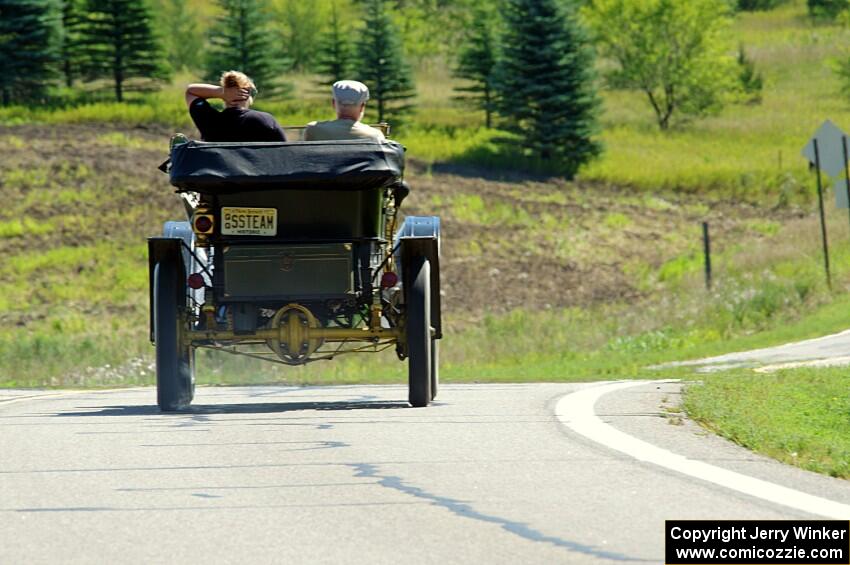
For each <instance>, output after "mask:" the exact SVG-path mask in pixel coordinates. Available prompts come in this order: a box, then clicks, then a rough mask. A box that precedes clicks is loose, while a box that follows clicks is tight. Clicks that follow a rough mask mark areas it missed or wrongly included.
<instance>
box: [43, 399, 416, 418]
mask: <svg viewBox="0 0 850 565" xmlns="http://www.w3.org/2000/svg"><path fill="white" fill-rule="evenodd" d="M397 408H410V405H409V404H408V403H407V402H388V401H332V402H247V403H244V404H198V405H194V406H189V407H188V408H186V409H183V410H178V411H176V412H160V410H159V408H158V407H157V406H151V405H148V406H101V407H96V408H95V407H92V409H91V410H85V408H84V407H83V408H81V409H79V410H77V411H74V412H57V413H56V414H54V416H61V417H68V416H80V417H82V416H153V415H160V416H165V417H167V416H172V415H174V416H185V415H187V414H188V415H195V414H277V413H283V412H297V411H302V410H304V411H306V410H321V411H332V412H336V411H347V410H389V409H397Z"/></svg>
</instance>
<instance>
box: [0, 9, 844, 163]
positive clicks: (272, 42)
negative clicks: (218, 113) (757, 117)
mask: <svg viewBox="0 0 850 565" xmlns="http://www.w3.org/2000/svg"><path fill="white" fill-rule="evenodd" d="M770 1H771V0H749V1H748V0H740V5H738V6H735V5H731V4H730V2H729V0H688V2H682V1H680V0H316V1H315V2H301V1H299V0H215V2H214V5H215V8H216V9H215V11H213V12H202V11H201V10H202V8H203V7H204V6H205V5H203V4H199V3H194V2H182V1H180V0H11V1H10V0H0V71H2V73H3V74H2V76H4V82H3V83H2V85H0V89H2V103H3V104H12V103H27V104H31V103H36V102H39V101H44V100H49V98H50V96H51V93H52V92H55V91H56V89H57V85H60V84H61V85H63V88H64V89H65V90H66V92H67V91H72V92H73V91H77V90H80V88H79V87H80V86H81V84H82V83H86V84H92V83H93V82H96V83H98V84H110V85H111V89H112V90H113V92H114V97H115V98H116V99H117V100H119V101H121V100H122V99H124V94H125V92H126V91H127V90H128V89H150V88H156V86H157V84H158V83H161V82H162V81H165V80H167V79H168V78H169V76H170V75H171V73H172V72H173V71H174V70H175V69H179V68H181V67H185V68H189V69H190V70H192V71H193V72H197V73H199V74H202V75H203V76H204V77H205V78H206V79H208V80H215V79H216V78H217V77H218V76H219V75H220V74H221V72H223V71H226V70H229V69H239V70H242V71H244V72H246V73H247V74H248V75H249V76H251V77H252V78H254V80H255V81H256V83H257V84H258V87H259V89H260V91H261V96H262V97H263V98H274V97H286V96H287V95H289V93H290V91H291V86H290V85H288V84H287V83H286V82H285V81H284V80H283V77H285V76H286V73H287V72H288V71H291V70H292V69H302V70H308V71H311V72H313V73H315V74H317V76H318V77H319V79H318V82H319V83H320V84H323V85H327V84H331V83H333V82H334V81H336V80H339V79H342V78H356V79H358V80H361V81H363V82H365V83H366V84H367V85H368V86H369V87H370V90H371V93H372V99H373V103H372V104H371V106H372V107H374V109H375V110H376V113H377V118H378V120H381V121H383V120H385V119H395V120H397V119H398V117H399V116H401V115H403V114H404V113H405V112H406V111H407V110H409V109H410V108H411V107H412V103H413V100H414V97H415V92H416V88H415V84H414V80H413V72H412V64H411V61H414V62H416V63H421V62H422V61H427V60H429V57H431V58H432V59H433V58H434V55H435V54H437V55H439V56H440V60H446V61H448V63H449V64H450V65H451V67H452V70H453V73H454V75H455V76H456V77H458V78H460V79H463V83H462V85H461V86H459V87H458V88H457V93H456V94H457V96H456V97H457V98H458V99H459V100H462V101H464V102H466V103H468V104H470V105H472V106H473V107H476V108H478V109H480V110H481V112H482V120H483V122H484V125H485V126H486V127H488V128H489V127H495V128H498V129H500V130H504V131H507V132H511V133H513V134H514V135H513V136H510V137H508V138H506V140H505V141H506V142H513V143H517V142H519V143H521V146H522V150H523V151H524V152H525V153H527V154H529V155H531V156H534V157H536V158H540V159H543V160H546V161H550V160H555V161H557V162H559V163H561V164H562V170H565V171H566V173H567V174H568V175H571V174H573V173H574V172H575V171H576V170H577V169H578V167H579V166H581V165H582V164H583V163H585V162H587V161H588V160H590V159H592V158H593V157H594V156H596V155H598V154H599V152H600V151H601V146H600V144H599V143H598V141H597V133H598V129H599V125H598V116H599V110H600V98H599V94H598V91H599V89H600V88H601V87H604V86H608V87H611V88H625V89H633V90H637V91H639V92H642V93H643V94H644V95H645V96H646V100H647V103H648V106H649V107H650V108H651V109H652V112H653V113H654V114H655V117H656V121H657V123H658V126H659V127H660V128H661V129H667V128H669V127H670V124H671V123H672V122H673V121H674V120H675V119H676V117H677V116H688V115H703V114H706V113H710V112H713V111H717V110H718V109H719V108H721V107H722V106H723V105H724V104H725V103H728V102H730V101H732V100H742V99H746V100H748V101H750V102H757V101H758V99H759V96H760V90H761V83H762V81H761V77H760V75H759V74H758V72H757V70H756V69H755V67H754V65H753V63H752V61H751V60H750V59H749V58H748V57H747V54H746V52H745V50H744V48H743V47H741V46H739V47H738V48H737V56H736V49H735V46H734V45H733V44H732V42H731V36H730V33H729V29H730V23H731V21H732V17H733V15H734V10H735V9H736V8H737V9H761V8H765V7H768V6H765V5H764V4H763V3H765V2H767V3H769V2H770ZM776 1H781V0H776ZM809 1H810V3H811V2H818V0H809ZM823 1H826V0H823ZM834 1H837V0H834ZM759 2H762V4H760V3H759ZM774 3H775V2H774ZM154 8H155V9H154ZM282 22H283V23H282ZM637 22H639V25H638V24H637ZM319 23H321V25H319ZM281 25H283V29H285V30H288V32H287V34H288V35H286V36H282V35H281V29H282V28H281ZM600 56H601V58H602V59H603V60H604V61H605V64H604V65H601V66H600V65H597V57H600ZM600 68H601V69H603V71H602V72H601V73H600V72H598V69H600Z"/></svg>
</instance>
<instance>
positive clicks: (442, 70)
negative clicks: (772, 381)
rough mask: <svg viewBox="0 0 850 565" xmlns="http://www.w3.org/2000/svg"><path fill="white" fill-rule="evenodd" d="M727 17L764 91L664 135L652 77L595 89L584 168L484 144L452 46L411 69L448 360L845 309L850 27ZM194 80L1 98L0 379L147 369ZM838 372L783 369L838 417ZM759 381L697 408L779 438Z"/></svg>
mask: <svg viewBox="0 0 850 565" xmlns="http://www.w3.org/2000/svg"><path fill="white" fill-rule="evenodd" d="M735 33H736V36H737V37H738V38H739V39H740V41H741V42H742V43H743V45H744V47H745V48H746V49H747V52H748V53H749V54H750V55H751V56H752V58H753V59H754V60H755V62H756V64H757V66H758V70H759V71H760V72H762V73H763V74H764V77H765V81H766V86H765V91H764V93H763V102H762V103H761V104H758V105H736V106H730V107H728V108H726V109H725V110H724V111H723V112H722V113H721V114H719V115H717V116H714V117H710V118H705V119H700V120H694V121H689V122H680V123H678V124H677V125H676V126H675V127H674V128H673V130H672V131H670V132H667V133H661V132H659V131H658V130H657V128H656V126H655V125H654V122H653V115H652V112H651V111H650V109H649V107H648V105H647V103H646V101H645V100H643V99H642V98H641V96H639V95H637V94H635V93H627V92H606V93H605V94H604V99H605V111H604V114H603V118H602V122H603V130H602V134H601V135H602V139H603V141H604V143H605V147H606V151H605V153H604V155H603V157H602V158H601V159H600V160H599V161H596V162H594V163H592V164H590V165H589V166H587V167H586V168H585V169H584V170H582V171H581V172H580V175H579V177H578V179H577V180H576V181H575V182H566V181H564V180H562V179H558V178H557V176H555V177H554V178H552V177H551V175H548V176H547V174H545V173H546V172H547V171H546V168H545V167H544V168H543V170H541V168H540V167H539V164H535V163H528V162H524V161H523V160H522V159H521V158H519V157H517V156H516V155H511V154H506V153H505V152H504V149H502V148H500V147H499V146H498V145H496V144H495V143H494V141H493V140H494V138H495V137H497V136H498V135H499V133H498V132H497V131H494V130H487V129H485V128H483V127H482V125H481V124H482V122H483V118H482V116H479V115H478V114H477V113H475V112H471V111H469V110H468V109H465V108H463V107H461V106H458V105H457V104H456V103H453V102H451V100H450V97H451V93H452V92H451V87H452V86H453V85H454V84H455V81H453V80H452V79H451V78H450V77H449V76H448V74H447V71H446V65H432V66H429V67H427V68H423V69H422V70H421V71H420V73H419V76H418V83H419V94H420V96H419V100H418V104H419V110H418V112H417V114H416V115H415V116H413V117H411V118H410V119H408V120H407V121H406V122H405V123H404V124H403V125H402V126H401V127H399V128H398V129H397V133H398V139H400V140H401V141H402V142H403V143H405V145H406V146H407V147H408V152H409V155H410V157H411V163H412V166H411V167H410V170H409V174H408V177H409V178H408V180H409V181H410V182H411V184H412V185H413V186H414V192H413V194H412V195H411V197H410V199H409V202H408V203H407V204H406V207H407V210H406V211H407V213H417V214H439V215H440V216H441V217H442V218H443V222H444V230H445V236H446V239H445V243H444V257H443V267H444V268H443V281H444V287H443V288H444V290H445V292H446V296H445V297H444V298H445V308H446V319H447V324H448V325H447V330H446V331H447V333H446V340H445V341H444V343H443V349H442V351H441V358H442V378H443V379H445V380H451V381H463V382H478V381H523V380H547V381H579V380H596V379H606V378H611V379H614V378H626V377H634V378H654V377H657V376H659V375H661V376H663V377H670V376H679V377H684V378H692V374H691V373H690V372H688V370H686V369H677V370H674V371H672V372H664V373H659V372H658V371H654V370H650V369H647V368H646V367H647V366H649V365H652V364H655V363H660V362H664V361H671V360H680V359H686V358H692V357H698V356H703V355H709V354H715V353H722V352H726V351H730V350H740V349H746V348H750V347H758V346H764V345H770V344H775V343H779V342H784V341H790V340H793V339H800V338H806V337H813V336H816V335H822V334H824V333H829V332H831V331H837V330H842V329H846V328H847V327H848V323H849V322H850V316H848V315H847V314H846V312H848V307H850V298H848V297H847V290H850V233H848V219H847V215H846V211H845V212H840V211H835V210H833V207H832V206H830V212H829V217H828V221H829V225H830V241H831V243H832V253H833V256H832V260H833V280H834V283H833V289H832V290H830V289H828V288H827V287H826V284H825V283H824V277H823V273H822V267H821V258H820V255H819V253H820V241H819V233H818V228H817V219H816V217H815V215H814V202H813V198H812V192H813V187H814V182H813V178H812V177H811V174H810V173H809V172H808V171H807V165H806V163H805V160H804V159H803V158H801V157H800V156H799V152H800V149H801V148H802V146H803V145H804V144H805V143H806V141H807V139H808V137H809V136H810V135H811V133H812V132H814V130H815V129H816V128H817V127H818V126H819V125H820V123H821V122H822V121H823V120H824V119H826V118H831V119H833V121H835V122H836V123H838V124H839V125H844V126H847V127H850V97H847V96H845V95H844V94H842V93H841V92H840V85H839V82H838V79H837V78H836V76H835V74H834V72H833V71H832V64H833V63H832V62H833V60H834V59H835V58H837V57H840V56H844V52H843V47H842V45H846V44H847V41H848V40H850V30H848V29H846V28H844V27H841V26H837V25H824V24H813V23H812V22H811V21H809V20H808V19H807V18H806V17H805V2H804V1H802V0H795V1H794V2H791V3H789V4H787V5H785V6H783V7H781V8H779V9H777V10H774V11H770V12H758V13H753V14H743V15H741V16H740V17H739V19H738V21H737V23H736V27H735ZM195 78H196V77H181V78H180V79H179V80H178V81H176V82H175V84H174V85H172V86H171V87H169V88H167V89H165V90H163V91H162V92H159V93H155V94H150V95H145V96H141V95H136V96H135V97H134V98H133V99H132V100H131V101H130V102H129V103H126V104H115V103H111V102H92V103H88V104H81V105H73V106H68V107H54V108H38V107H33V108H20V107H17V108H0V197H2V198H3V202H4V206H3V208H2V209H0V252H2V254H3V257H4V259H5V261H4V264H3V267H2V269H0V386H50V387H67V386H115V385H136V384H151V383H153V382H154V377H153V370H154V367H153V362H152V357H153V350H152V348H151V346H150V344H148V343H147V323H148V322H147V313H148V304H147V271H146V269H147V263H146V249H145V244H144V240H145V237H147V236H150V235H154V234H156V233H158V230H159V228H160V226H161V223H162V222H163V221H165V220H167V219H174V218H180V217H181V213H182V211H181V207H180V204H179V201H178V199H177V198H176V197H175V196H174V195H173V193H172V191H171V189H170V187H169V186H168V184H167V180H166V178H165V177H164V175H161V174H160V173H159V172H157V171H156V170H155V167H156V165H158V164H159V163H160V162H161V160H162V159H163V158H164V156H165V153H166V147H167V139H168V134H169V133H171V132H173V131H185V132H187V133H190V134H191V133H193V128H192V127H191V126H190V123H189V120H188V118H187V115H186V112H185V108H184V105H183V102H182V95H181V92H180V86H179V84H181V83H185V82H188V81H190V80H194V79H195ZM292 80H293V81H294V82H295V83H296V87H297V92H298V96H297V97H296V99H295V100H291V101H286V102H272V103H270V102H266V101H263V100H262V98H261V99H260V100H259V107H260V108H261V109H265V110H267V111H271V112H272V113H274V114H275V115H276V116H277V117H278V118H279V119H280V121H281V122H283V123H285V124H289V125H300V124H303V123H306V122H307V121H309V120H312V119H317V118H318V119H322V118H326V117H330V116H329V114H330V109H329V104H328V101H327V100H326V99H325V97H324V96H322V95H320V94H316V91H315V87H314V86H313V84H312V77H306V76H296V77H292ZM548 172H549V173H553V172H557V168H552V167H550V168H549V169H548ZM827 197H828V198H831V194H828V195H827ZM703 221H708V222H709V223H710V224H711V229H712V234H713V239H714V256H713V263H714V266H715V285H714V287H713V288H712V290H711V291H707V290H705V288H704V285H703V281H702V255H701V240H700V237H701V235H700V234H701V231H700V230H701V227H700V226H701V223H702V222H703ZM199 358H200V369H199V382H201V383H209V384H227V383H236V382H238V383H269V382H287V383H320V384H322V383H337V382H350V383H354V382H388V381H394V382H403V380H404V379H405V365H403V364H401V363H399V362H398V361H397V360H396V359H395V358H394V356H393V355H392V354H391V353H389V352H387V353H385V354H382V355H379V356H377V358H376V357H375V356H364V357H352V358H349V359H341V360H339V361H335V362H333V363H317V364H314V365H310V366H307V367H301V368H283V369H282V368H279V367H277V366H273V365H264V364H260V363H259V362H253V361H251V360H246V359H244V358H233V357H220V356H215V355H207V354H204V355H200V356H199ZM836 374H837V372H824V373H822V374H821V373H818V372H816V371H807V372H801V373H799V375H801V376H799V377H798V376H795V375H797V373H783V375H785V376H784V377H783V379H785V380H784V381H783V383H782V386H785V387H788V389H789V390H791V389H793V390H795V391H799V392H801V393H804V394H805V396H806V398H807V399H809V400H810V402H811V403H814V404H818V403H819V404H821V405H822V406H824V407H825V408H824V409H825V410H827V411H828V412H829V414H830V415H828V416H825V417H824V419H823V420H822V421H823V422H825V423H826V424H824V425H830V424H829V422H833V420H832V419H830V418H832V417H833V416H834V414H835V411H836V410H839V411H840V410H845V409H844V408H842V406H841V405H840V404H837V403H832V402H830V401H829V399H830V398H832V396H831V395H834V388H833V386H832V384H829V385H823V386H821V385H817V386H814V385H813V386H809V385H808V384H807V383H809V382H818V383H820V382H822V381H825V380H829V379H831V378H832V376H830V375H833V376H834V375H836ZM818 375H822V376H818ZM761 378H763V376H759V377H758V379H761ZM770 378H778V377H770ZM758 379H756V378H751V377H748V376H746V375H743V376H742V374H735V375H731V376H729V377H718V379H717V380H716V381H715V380H710V381H707V383H706V386H705V387H703V388H700V389H693V391H692V394H691V395H689V397H688V398H689V400H688V402H689V404H688V407H689V409H691V410H692V411H693V413H694V414H695V415H696V416H697V417H699V418H700V420H701V421H703V422H705V423H706V425H707V426H710V427H713V428H715V429H718V430H720V431H721V432H722V433H724V434H726V435H728V436H729V437H732V438H733V439H735V440H736V441H740V442H741V443H744V444H745V445H747V446H749V447H754V448H758V449H764V450H766V451H767V452H769V453H773V452H772V451H770V450H771V449H773V448H772V447H770V446H769V445H770V442H771V441H772V440H770V439H769V438H768V439H755V440H753V439H750V438H751V437H755V438H758V437H759V436H758V433H755V432H753V433H752V434H750V435H747V434H744V433H743V432H741V431H740V430H742V429H746V426H747V425H751V426H752V427H753V430H757V429H760V428H763V427H765V424H764V422H769V421H770V419H766V420H763V421H759V420H758V418H755V416H759V414H761V411H759V413H758V414H754V415H753V417H751V416H749V415H748V412H747V411H746V410H745V409H744V407H745V406H744V405H743V401H741V402H742V405H741V406H740V407H737V408H735V409H736V410H738V412H737V413H736V415H735V416H734V417H733V416H729V418H728V421H727V419H726V416H725V414H726V412H724V410H726V408H724V407H723V405H724V401H723V399H724V395H723V391H724V390H726V391H727V392H728V391H729V390H732V389H731V388H729V387H732V386H740V387H741V388H740V389H738V390H737V392H736V394H738V396H736V398H741V399H743V398H748V397H749V396H748V395H754V394H759V389H758V387H757V386H756V385H757V384H758V382H759V381H758ZM765 382H768V381H765ZM830 382H832V381H830ZM836 382H841V381H840V379H837V380H836ZM722 387H727V388H726V389H723V388H722ZM744 387H749V388H744ZM712 394H714V397H712V396H711V395H712ZM789 394H790V393H789ZM794 394H797V393H796V392H795V393H794ZM726 396H727V397H728V396H729V395H728V394H727V395H726ZM792 396H793V395H792ZM711 398H714V400H711ZM729 404H730V405H729V407H728V408H729V410H730V411H731V410H732V408H734V407H733V406H732V403H731V402H730V403H729ZM760 406H761V405H760ZM764 406H765V408H764V413H769V410H774V409H778V408H770V409H768V408H767V404H765V405H764ZM777 406H779V405H778V404H777ZM845 411H846V410H845ZM729 413H730V414H731V413H732V412H729ZM789 414H790V415H791V416H789V417H792V416H793V417H795V418H797V419H800V418H805V417H806V416H805V414H803V413H802V412H801V411H793V410H792V411H789ZM748 418H749V424H747V421H748V420H747V419H748ZM793 426H794V424H793V422H792V421H789V423H788V424H787V429H789V430H790V429H791V428H793ZM730 430H731V431H730ZM759 433H761V432H759ZM788 433H790V432H788ZM786 435H788V434H786ZM810 435H811V437H814V436H818V434H817V433H814V432H813V433H812V434H810ZM818 437H826V438H828V441H829V442H832V441H833V439H832V438H833V436H831V435H825V436H824V435H821V436H818ZM742 438H743V439H742ZM807 441H809V440H807ZM762 445H764V446H767V447H762ZM836 445H839V444H838V443H837V444H836ZM842 449H845V451H844V452H843V453H845V454H846V448H842ZM810 451H811V452H812V453H814V454H815V455H812V456H811V457H812V459H813V460H815V461H816V462H817V463H816V464H812V465H811V466H810V467H811V468H816V469H818V470H825V471H826V472H830V473H833V474H837V475H840V476H846V472H847V471H846V469H844V470H838V471H836V470H835V469H838V467H836V466H835V465H834V464H833V463H830V462H829V461H828V458H826V457H825V456H824V455H823V453H824V451H823V449H820V448H812V449H810ZM795 452H796V453H798V458H797V459H798V460H802V458H803V456H799V454H800V453H802V452H803V451H801V450H799V449H798V450H796V451H795ZM806 457H809V456H808V455H807V456H806ZM789 461H792V462H797V463H799V461H797V460H794V459H789ZM817 465H822V466H821V467H817Z"/></svg>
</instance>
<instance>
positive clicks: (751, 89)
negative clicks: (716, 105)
mask: <svg viewBox="0 0 850 565" xmlns="http://www.w3.org/2000/svg"><path fill="white" fill-rule="evenodd" d="M738 67H739V69H740V70H739V72H738V78H739V79H740V81H741V88H742V89H743V90H744V96H745V97H746V99H747V102H750V103H751V104H757V103H758V102H761V91H762V88H763V87H764V79H763V78H762V76H761V73H760V72H758V71H756V64H755V63H754V62H753V60H752V59H750V58H749V57H748V56H747V53H746V52H745V51H744V46H743V45H741V46H739V47H738Z"/></svg>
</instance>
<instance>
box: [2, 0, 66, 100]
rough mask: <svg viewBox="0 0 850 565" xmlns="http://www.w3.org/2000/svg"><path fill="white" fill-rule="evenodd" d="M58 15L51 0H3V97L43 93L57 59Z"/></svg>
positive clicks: (24, 97) (20, 97)
mask: <svg viewBox="0 0 850 565" xmlns="http://www.w3.org/2000/svg"><path fill="white" fill-rule="evenodd" d="M57 20H58V17H57V15H56V14H55V13H54V12H53V10H52V6H51V4H50V2H49V1H47V0H10V1H9V0H0V77H2V80H0V100H2V103H3V105H4V106H8V105H9V104H11V103H12V102H17V101H21V102H23V101H32V100H37V99H38V98H39V97H41V96H43V95H44V94H45V92H46V90H47V86H48V84H49V83H50V81H51V80H52V79H53V77H54V65H55V63H56V60H57V53H56V41H55V40H56V37H57V32H58V30H57V25H56V24H57V23H58V22H57Z"/></svg>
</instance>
